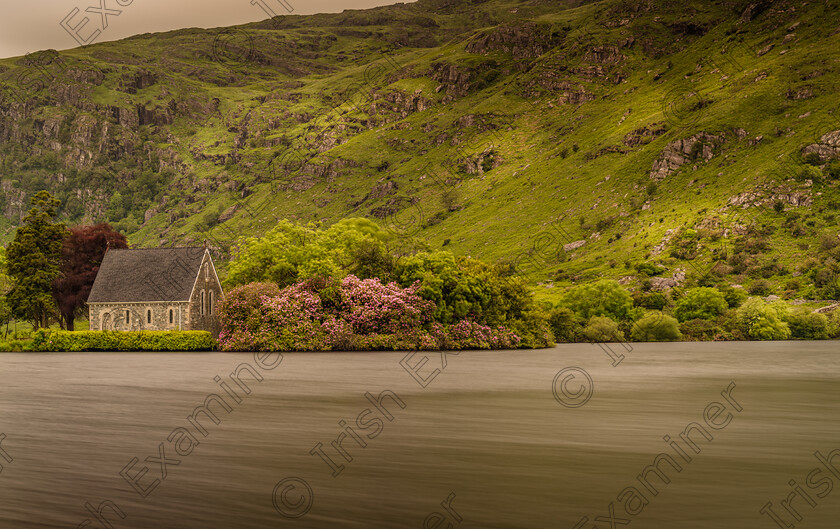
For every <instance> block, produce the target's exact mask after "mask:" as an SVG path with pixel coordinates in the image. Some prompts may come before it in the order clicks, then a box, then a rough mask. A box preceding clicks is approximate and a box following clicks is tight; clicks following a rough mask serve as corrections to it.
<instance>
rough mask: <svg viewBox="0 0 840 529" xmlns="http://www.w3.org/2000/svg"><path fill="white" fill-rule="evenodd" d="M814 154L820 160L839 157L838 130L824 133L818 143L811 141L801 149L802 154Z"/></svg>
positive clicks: (839, 142) (839, 133)
mask: <svg viewBox="0 0 840 529" xmlns="http://www.w3.org/2000/svg"><path fill="white" fill-rule="evenodd" d="M809 154H816V155H817V156H818V157H819V159H820V161H821V162H827V161H829V160H833V159H835V158H840V130H835V131H833V132H829V133H828V134H824V135H823V136H822V137H821V138H820V142H819V143H813V144H811V145H808V146H807V147H805V148H804V149H802V155H803V156H807V155H809Z"/></svg>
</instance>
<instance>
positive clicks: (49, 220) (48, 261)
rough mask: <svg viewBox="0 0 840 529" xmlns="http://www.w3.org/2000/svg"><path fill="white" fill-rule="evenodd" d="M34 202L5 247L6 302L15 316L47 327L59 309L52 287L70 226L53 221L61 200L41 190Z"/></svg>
mask: <svg viewBox="0 0 840 529" xmlns="http://www.w3.org/2000/svg"><path fill="white" fill-rule="evenodd" d="M31 203H32V206H33V207H32V209H30V210H29V213H28V214H27V215H26V217H24V218H23V225H22V226H21V227H20V228H18V229H17V231H16V232H15V238H14V240H13V241H12V242H11V243H9V246H8V248H7V249H6V269H7V271H8V274H9V276H10V277H11V279H12V288H11V290H10V291H9V293H8V294H7V302H8V304H9V307H10V308H11V310H12V314H13V315H14V316H16V317H18V318H21V319H25V320H27V321H30V322H32V325H33V326H34V327H35V328H38V327H42V326H43V327H46V326H47V325H48V318H49V317H50V316H51V315H53V314H55V312H56V306H55V301H54V299H53V295H52V288H53V281H55V279H56V278H57V277H58V275H59V272H60V265H61V247H62V242H63V241H64V238H65V236H66V234H67V230H66V228H65V227H64V224H62V223H60V222H55V221H54V218H55V216H56V213H57V209H58V207H59V206H60V205H61V202H60V201H58V200H56V199H55V198H53V197H52V195H50V194H49V193H48V192H46V191H40V192H38V193H37V194H36V195H35V196H33V197H32V200H31Z"/></svg>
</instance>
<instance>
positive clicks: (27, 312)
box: [0, 191, 128, 331]
mask: <svg viewBox="0 0 840 529" xmlns="http://www.w3.org/2000/svg"><path fill="white" fill-rule="evenodd" d="M30 204H31V205H32V208H31V209H30V210H29V212H28V213H27V215H26V216H25V217H24V218H23V220H22V223H21V226H20V227H19V228H18V229H17V231H16V232H15V237H14V239H13V240H12V241H11V242H10V243H9V244H8V246H7V247H6V248H0V250H2V251H0V325H3V326H5V327H6V330H7V331H8V324H9V322H10V321H11V320H13V319H19V320H24V321H28V322H30V323H31V324H32V326H33V327H34V328H35V329H38V328H41V327H49V326H50V324H51V323H52V322H54V321H57V322H58V323H59V324H60V326H61V328H62V329H67V330H73V327H74V320H75V319H76V318H77V317H79V316H81V314H82V311H83V310H84V307H85V303H86V302H87V298H88V295H89V294H90V289H91V287H92V286H93V281H94V279H96V273H97V271H98V270H99V265H100V264H101V262H102V258H103V257H104V255H105V252H106V250H107V248H108V247H110V248H128V242H127V240H126V238H125V236H124V235H123V234H121V233H118V232H116V231H114V230H113V229H111V227H110V226H109V225H108V224H96V225H91V226H73V227H70V228H69V229H68V228H67V227H66V226H65V225H64V224H63V223H61V222H58V221H57V220H56V216H57V212H58V208H59V207H60V205H61V202H60V201H59V200H57V199H56V198H54V197H53V196H52V195H51V194H50V193H49V192H47V191H40V192H38V193H36V194H35V195H34V196H33V197H32V199H31V200H30Z"/></svg>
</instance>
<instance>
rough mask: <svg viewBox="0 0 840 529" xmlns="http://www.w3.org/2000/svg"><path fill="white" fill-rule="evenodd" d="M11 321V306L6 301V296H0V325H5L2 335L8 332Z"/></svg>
mask: <svg viewBox="0 0 840 529" xmlns="http://www.w3.org/2000/svg"><path fill="white" fill-rule="evenodd" d="M10 321H12V308H11V307H10V306H9V303H8V302H7V301H6V296H0V327H5V329H4V331H3V337H4V338H5V337H6V336H7V335H8V334H9V322H10Z"/></svg>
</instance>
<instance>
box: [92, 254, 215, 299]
mask: <svg viewBox="0 0 840 529" xmlns="http://www.w3.org/2000/svg"><path fill="white" fill-rule="evenodd" d="M204 252H205V249H204V248H138V249H133V250H108V252H107V253H106V254H105V257H104V258H103V259H102V264H101V265H100V266H99V272H98V273H97V274H96V280H95V281H94V282H93V287H92V288H91V290H90V296H88V303H122V302H139V301H189V299H190V294H191V293H192V288H193V285H194V284H195V279H196V277H197V276H198V272H199V269H200V267H201V261H202V259H203V258H204Z"/></svg>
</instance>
